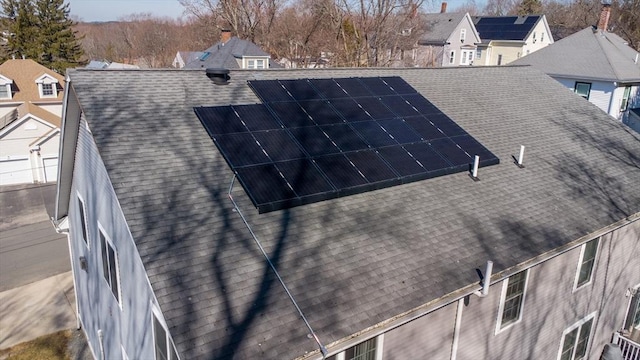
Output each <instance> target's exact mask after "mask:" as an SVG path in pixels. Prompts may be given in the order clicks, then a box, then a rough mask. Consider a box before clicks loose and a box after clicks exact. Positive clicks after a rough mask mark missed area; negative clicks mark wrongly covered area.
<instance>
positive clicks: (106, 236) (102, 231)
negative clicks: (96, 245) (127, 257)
mask: <svg viewBox="0 0 640 360" xmlns="http://www.w3.org/2000/svg"><path fill="white" fill-rule="evenodd" d="M102 237H104V240H105V244H106V245H109V246H111V248H112V249H113V254H114V256H115V259H114V260H115V261H114V263H115V265H116V282H117V283H118V298H117V299H115V297H116V296H115V295H114V294H113V287H112V285H111V283H109V281H107V279H106V277H105V274H104V258H105V257H106V258H107V261H109V253H107V254H106V255H105V254H103V252H104V251H105V249H104V248H103V246H102ZM98 241H99V242H100V261H101V265H102V267H101V272H102V279H103V280H104V282H105V283H106V284H107V287H108V288H109V293H110V294H111V296H113V297H114V299H115V300H116V302H117V303H118V306H119V307H120V311H122V281H121V277H120V259H119V256H118V249H117V248H116V246H115V245H114V244H113V241H112V240H111V237H110V236H109V233H108V232H107V231H106V230H105V229H104V227H103V226H102V225H101V224H100V222H98ZM108 266H109V264H107V267H108ZM109 278H111V272H109Z"/></svg>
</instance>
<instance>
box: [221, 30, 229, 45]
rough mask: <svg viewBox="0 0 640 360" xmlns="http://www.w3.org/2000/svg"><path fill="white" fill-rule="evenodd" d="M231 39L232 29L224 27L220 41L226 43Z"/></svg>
mask: <svg viewBox="0 0 640 360" xmlns="http://www.w3.org/2000/svg"><path fill="white" fill-rule="evenodd" d="M230 39H231V30H228V29H223V30H222V33H220V41H221V42H222V44H226V43H227V41H229V40H230Z"/></svg>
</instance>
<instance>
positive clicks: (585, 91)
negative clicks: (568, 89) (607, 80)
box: [575, 82, 591, 100]
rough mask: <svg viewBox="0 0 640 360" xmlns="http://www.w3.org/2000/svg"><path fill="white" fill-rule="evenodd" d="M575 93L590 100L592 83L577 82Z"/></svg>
mask: <svg viewBox="0 0 640 360" xmlns="http://www.w3.org/2000/svg"><path fill="white" fill-rule="evenodd" d="M575 92H576V94H578V95H580V96H582V97H583V98H585V99H587V100H589V93H590V92H591V83H584V82H576V86H575Z"/></svg>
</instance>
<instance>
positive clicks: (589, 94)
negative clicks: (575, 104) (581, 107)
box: [573, 81, 593, 100]
mask: <svg viewBox="0 0 640 360" xmlns="http://www.w3.org/2000/svg"><path fill="white" fill-rule="evenodd" d="M578 84H581V85H589V90H587V96H586V97H585V96H582V94H580V93H579V92H578ZM592 86H593V84H592V83H588V82H584V81H576V83H575V84H574V85H573V92H575V93H576V94H578V96H580V97H582V98H584V99H587V100H589V97H590V96H591V87H592Z"/></svg>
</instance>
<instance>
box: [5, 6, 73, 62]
mask: <svg viewBox="0 0 640 360" xmlns="http://www.w3.org/2000/svg"><path fill="white" fill-rule="evenodd" d="M0 5H1V6H2V11H3V19H2V20H3V24H2V25H3V30H4V31H5V33H6V34H7V44H6V52H5V54H3V57H4V58H5V59H6V58H9V57H11V56H15V57H16V58H20V57H25V58H27V59H33V60H34V61H37V62H38V63H40V64H42V65H44V66H46V67H48V68H50V69H53V70H55V71H57V72H59V73H64V71H65V70H66V69H67V68H69V67H73V66H78V65H80V63H81V57H82V55H83V51H82V48H81V46H80V44H79V42H78V38H76V33H75V31H73V26H74V25H75V24H74V23H73V21H71V19H69V4H64V0H0Z"/></svg>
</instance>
